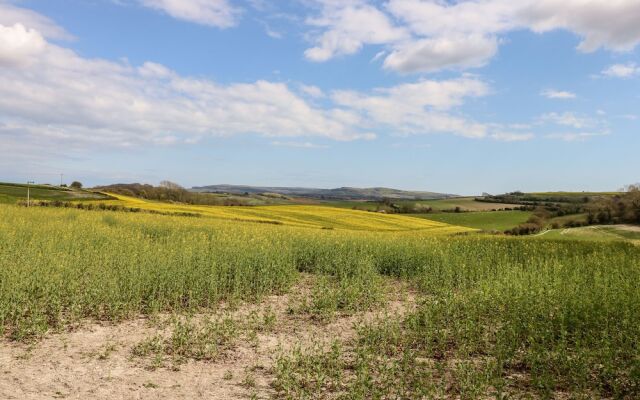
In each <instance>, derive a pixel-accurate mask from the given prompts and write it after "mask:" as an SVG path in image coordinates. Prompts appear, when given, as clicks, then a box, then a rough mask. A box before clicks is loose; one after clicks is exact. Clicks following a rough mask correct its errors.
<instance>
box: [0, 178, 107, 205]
mask: <svg viewBox="0 0 640 400" xmlns="http://www.w3.org/2000/svg"><path fill="white" fill-rule="evenodd" d="M29 196H30V198H31V199H32V200H48V201H56V200H58V201H71V200H87V199H88V200H99V199H106V198H107V196H104V195H101V194H99V193H94V192H90V191H86V190H76V189H70V188H65V187H59V186H51V185H30V186H29ZM26 199H27V185H25V184H21V183H5V182H0V203H4V204H15V203H17V202H19V201H25V200H26Z"/></svg>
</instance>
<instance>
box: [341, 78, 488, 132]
mask: <svg viewBox="0 0 640 400" xmlns="http://www.w3.org/2000/svg"><path fill="white" fill-rule="evenodd" d="M488 93H489V88H488V86H487V85H486V84H485V83H484V82H482V81H479V80H477V79H473V78H469V77H463V78H459V79H453V80H448V81H433V80H424V81H420V82H417V83H411V84H402V85H398V86H394V87H391V88H378V89H374V90H373V91H372V92H371V93H361V92H356V91H336V92H334V93H333V96H332V98H333V101H334V102H335V103H336V104H339V105H342V106H344V107H347V108H350V109H352V110H356V111H358V112H359V113H361V114H362V121H363V123H366V124H375V125H381V126H383V127H386V129H388V130H390V131H392V132H393V133H395V134H400V135H408V134H426V133H450V134H454V135H459V136H464V137H470V138H482V137H485V136H486V135H487V130H488V128H487V126H485V125H483V124H479V123H476V122H473V121H469V120H468V119H466V118H464V117H460V116H457V115H452V114H450V113H449V112H448V111H449V110H451V109H452V108H454V107H457V106H460V105H461V104H462V103H463V102H464V100H465V99H466V98H469V97H481V96H485V95H487V94H488Z"/></svg>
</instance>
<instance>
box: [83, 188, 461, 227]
mask: <svg viewBox="0 0 640 400" xmlns="http://www.w3.org/2000/svg"><path fill="white" fill-rule="evenodd" d="M111 196H113V197H115V198H116V200H108V201H97V202H95V203H96V204H108V205H121V206H124V207H129V208H139V209H141V210H149V211H156V212H163V213H174V214H177V213H188V214H195V215H200V216H203V217H209V218H215V219H220V220H227V221H244V222H258V223H270V224H282V225H288V226H297V227H306V228H324V229H349V230H366V231H410V230H429V231H432V232H433V233H435V232H441V233H455V232H464V231H470V230H472V229H470V228H463V227H455V228H454V227H452V226H450V225H447V224H443V223H440V222H435V221H426V220H419V219H416V218H411V217H407V216H402V215H385V214H379V213H371V212H366V211H357V210H348V209H341V208H334V207H318V206H313V205H309V206H307V205H278V206H259V207H224V206H198V205H187V204H170V203H164V202H157V201H149V200H143V199H139V198H134V197H127V196H121V195H115V194H113V195H111Z"/></svg>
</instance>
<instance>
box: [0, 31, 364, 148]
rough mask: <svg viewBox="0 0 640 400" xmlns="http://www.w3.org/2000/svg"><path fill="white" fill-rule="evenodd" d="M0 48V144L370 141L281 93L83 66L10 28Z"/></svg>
mask: <svg viewBox="0 0 640 400" xmlns="http://www.w3.org/2000/svg"><path fill="white" fill-rule="evenodd" d="M0 43H1V45H0V49H1V50H0V54H1V60H3V62H4V61H6V60H10V61H11V62H12V63H11V64H7V65H8V66H7V67H4V68H0V122H2V125H1V126H0V135H2V136H3V137H5V136H11V137H13V138H17V137H22V138H24V139H25V140H27V139H28V138H30V140H33V141H37V140H40V139H44V140H49V141H56V142H66V143H70V142H73V143H75V144H78V145H79V144H81V143H84V144H86V145H92V144H93V145H97V144H100V145H111V146H135V145H140V144H141V143H157V144H169V143H175V142H178V141H185V142H187V141H193V140H195V139H197V138H200V137H205V136H229V135H238V134H259V135H263V136H268V137H325V138H329V139H334V140H353V139H359V138H371V137H372V136H371V133H370V132H368V131H366V132H363V131H361V130H360V129H359V127H358V124H359V121H358V120H357V119H355V120H354V116H353V115H352V114H350V113H349V112H348V110H347V111H345V110H342V109H332V108H318V107H314V106H312V105H310V104H308V103H307V102H306V101H305V100H304V99H303V98H301V97H300V96H298V95H296V94H295V93H294V92H293V91H291V90H290V89H289V87H288V86H287V85H286V84H283V83H277V82H268V81H257V82H254V83H237V84H229V85H219V84H217V83H215V82H213V81H210V80H206V79H195V78H190V77H184V76H180V75H179V74H177V73H175V72H173V71H171V70H169V69H168V68H166V67H164V66H162V65H158V64H153V63H145V64H144V65H142V66H140V67H137V68H136V67H132V66H130V65H128V64H124V63H114V62H110V61H105V60H100V59H85V58H82V57H80V56H79V55H77V54H76V53H74V52H72V51H70V50H67V49H65V48H62V47H59V46H57V45H54V44H50V43H47V42H46V41H44V40H43V39H42V38H41V36H39V35H38V34H37V32H35V31H32V30H28V29H25V28H24V27H22V26H20V25H16V26H13V27H0ZM34 43H35V44H37V45H35V44H34ZM27 50H28V51H27ZM25 59H28V61H29V62H20V63H17V62H13V61H14V60H17V61H23V60H25ZM3 140H4V139H3Z"/></svg>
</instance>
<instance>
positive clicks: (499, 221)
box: [411, 211, 532, 231]
mask: <svg viewBox="0 0 640 400" xmlns="http://www.w3.org/2000/svg"><path fill="white" fill-rule="evenodd" d="M411 215H412V216H414V217H420V218H424V219H428V220H430V221H438V222H444V223H446V224H451V225H459V226H466V227H468V228H474V229H481V230H483V231H506V230H508V229H511V228H513V227H514V226H517V225H519V224H522V223H524V222H526V221H527V220H528V219H529V217H531V215H532V213H531V212H528V211H487V212H461V213H440V214H411Z"/></svg>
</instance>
